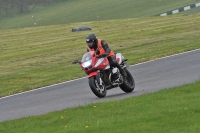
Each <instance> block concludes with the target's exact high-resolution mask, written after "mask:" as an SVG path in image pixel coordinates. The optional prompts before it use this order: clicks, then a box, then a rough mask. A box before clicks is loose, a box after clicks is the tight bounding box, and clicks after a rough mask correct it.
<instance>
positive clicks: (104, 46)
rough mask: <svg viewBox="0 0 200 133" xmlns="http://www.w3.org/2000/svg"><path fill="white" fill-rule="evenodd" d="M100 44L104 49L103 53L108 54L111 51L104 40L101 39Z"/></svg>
mask: <svg viewBox="0 0 200 133" xmlns="http://www.w3.org/2000/svg"><path fill="white" fill-rule="evenodd" d="M101 45H102V47H103V49H104V50H105V55H106V56H108V55H109V54H110V52H111V49H110V48H109V46H108V44H107V43H106V42H105V41H104V40H102V41H101Z"/></svg>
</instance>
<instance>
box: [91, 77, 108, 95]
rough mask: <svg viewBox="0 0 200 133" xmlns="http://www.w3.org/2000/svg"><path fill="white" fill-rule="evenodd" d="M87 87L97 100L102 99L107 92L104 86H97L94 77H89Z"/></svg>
mask: <svg viewBox="0 0 200 133" xmlns="http://www.w3.org/2000/svg"><path fill="white" fill-rule="evenodd" d="M88 82H89V86H90V88H91V90H92V92H93V93H94V94H95V95H96V96H97V97H99V98H103V97H105V96H106V94H107V90H106V87H105V84H104V83H102V85H99V84H98V82H97V80H96V78H95V77H90V78H89V79H88Z"/></svg>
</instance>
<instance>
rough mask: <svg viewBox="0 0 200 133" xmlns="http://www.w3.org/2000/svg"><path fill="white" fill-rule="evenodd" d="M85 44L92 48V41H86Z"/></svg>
mask: <svg viewBox="0 0 200 133" xmlns="http://www.w3.org/2000/svg"><path fill="white" fill-rule="evenodd" d="M86 43H87V45H88V47H92V46H93V44H94V42H93V41H87V42H86Z"/></svg>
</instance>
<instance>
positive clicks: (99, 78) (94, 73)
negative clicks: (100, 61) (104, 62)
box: [88, 71, 103, 85]
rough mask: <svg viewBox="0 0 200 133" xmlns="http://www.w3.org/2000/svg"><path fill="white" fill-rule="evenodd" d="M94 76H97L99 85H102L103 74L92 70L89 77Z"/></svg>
mask: <svg viewBox="0 0 200 133" xmlns="http://www.w3.org/2000/svg"><path fill="white" fill-rule="evenodd" d="M92 76H95V78H96V80H97V82H98V84H99V85H102V82H103V81H102V79H101V76H100V71H96V72H91V73H90V74H89V75H88V78H90V77H92Z"/></svg>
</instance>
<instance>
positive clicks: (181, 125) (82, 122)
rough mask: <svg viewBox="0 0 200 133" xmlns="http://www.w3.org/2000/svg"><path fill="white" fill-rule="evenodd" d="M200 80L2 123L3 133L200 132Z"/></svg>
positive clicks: (0, 130)
mask: <svg viewBox="0 0 200 133" xmlns="http://www.w3.org/2000/svg"><path fill="white" fill-rule="evenodd" d="M199 87H200V81H198V82H196V83H194V84H188V85H184V86H181V87H176V88H173V89H166V90H161V91H159V92H156V93H149V94H145V95H141V96H137V97H131V98H128V99H124V100H111V101H107V102H103V103H95V104H89V105H86V106H79V107H75V108H69V109H65V110H62V111H57V112H52V113H48V114H45V115H40V116H32V117H27V118H22V119H18V120H12V121H6V122H1V123H0V132H1V133H54V132H56V133H65V132H70V133H87V132H95V133H133V132H136V133H161V132H162V133H199V132H200V127H199V125H200V119H199V118H200V109H199V106H200V102H199V100H200V98H199V95H200V89H199Z"/></svg>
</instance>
